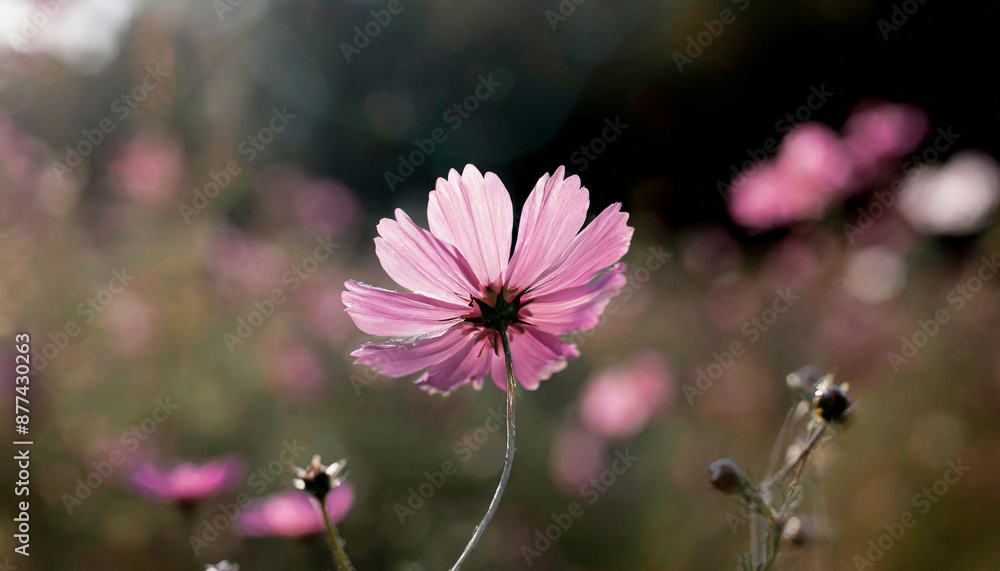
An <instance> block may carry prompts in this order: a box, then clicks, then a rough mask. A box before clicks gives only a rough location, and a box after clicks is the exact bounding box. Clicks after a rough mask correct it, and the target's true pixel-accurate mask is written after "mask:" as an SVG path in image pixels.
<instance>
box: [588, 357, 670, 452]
mask: <svg viewBox="0 0 1000 571" xmlns="http://www.w3.org/2000/svg"><path fill="white" fill-rule="evenodd" d="M672 389H673V378H672V376H671V374H670V370H669V368H668V367H667V363H666V361H664V360H663V357H661V356H660V355H659V354H658V353H654V352H652V351H647V352H644V353H641V354H639V355H636V356H635V357H633V358H632V359H631V360H630V361H629V362H628V363H626V364H625V365H624V366H617V367H612V368H609V369H605V370H604V371H601V372H599V373H598V374H597V375H596V376H594V377H593V379H591V380H590V381H589V382H588V383H587V386H586V387H585V388H584V389H583V394H582V396H581V397H580V416H581V418H582V420H583V424H584V426H586V428H587V429H588V430H589V431H590V432H591V433H593V434H595V435H597V436H599V437H602V438H610V439H626V438H632V437H633V436H635V435H637V434H639V433H640V432H641V431H642V429H643V428H645V427H646V425H648V424H649V422H650V421H651V420H652V419H653V417H654V416H655V415H656V414H657V413H658V412H660V411H661V410H663V409H664V408H666V407H667V406H669V405H670V404H671V401H672V400H673V395H672V392H671V391H672Z"/></svg>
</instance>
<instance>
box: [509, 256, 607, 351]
mask: <svg viewBox="0 0 1000 571" xmlns="http://www.w3.org/2000/svg"><path fill="white" fill-rule="evenodd" d="M624 274H625V264H616V265H615V266H613V267H612V268H611V269H610V270H608V271H606V272H604V273H603V274H601V275H600V276H599V277H597V278H596V279H594V280H592V281H590V282H589V283H586V284H583V285H580V286H576V287H572V288H567V289H564V290H560V291H557V292H553V293H548V294H545V295H541V296H538V297H536V298H534V299H532V300H531V302H530V303H528V304H527V305H526V306H524V308H523V309H522V314H523V317H522V319H523V320H524V321H527V322H528V323H531V324H532V325H534V326H536V327H538V328H539V329H541V330H542V331H546V332H548V333H552V334H553V335H565V334H566V333H570V332H572V331H586V330H587V329H592V328H593V327H594V326H596V325H597V322H598V321H599V320H600V318H601V313H603V312H604V308H605V306H607V305H608V302H609V301H611V298H613V297H614V296H616V295H618V292H619V291H621V289H622V286H624V285H625V282H626V281H627V280H626V279H625V275H624Z"/></svg>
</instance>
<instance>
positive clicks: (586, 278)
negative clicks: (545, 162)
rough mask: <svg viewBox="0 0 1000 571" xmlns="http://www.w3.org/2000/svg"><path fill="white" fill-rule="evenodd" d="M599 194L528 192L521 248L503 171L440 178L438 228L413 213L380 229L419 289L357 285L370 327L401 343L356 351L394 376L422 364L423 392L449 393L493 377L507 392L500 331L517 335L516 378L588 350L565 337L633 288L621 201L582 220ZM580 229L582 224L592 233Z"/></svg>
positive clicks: (553, 180) (431, 216)
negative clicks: (414, 218) (514, 232)
mask: <svg viewBox="0 0 1000 571" xmlns="http://www.w3.org/2000/svg"><path fill="white" fill-rule="evenodd" d="M589 204H590V200H589V193H588V192H587V189H586V188H584V187H583V186H581V185H580V179H579V177H577V176H571V177H569V178H565V171H564V169H563V168H562V167H559V168H558V169H557V170H556V171H555V174H553V175H552V176H549V175H548V174H546V175H545V176H543V177H542V178H540V179H539V180H538V183H537V184H536V185H535V188H534V190H533V191H532V192H531V194H530V195H529V196H528V200H527V202H526V203H525V206H524V209H523V210H522V212H521V219H520V222H519V225H518V232H517V243H516V244H515V245H514V250H513V255H511V230H512V229H513V223H514V213H513V207H512V205H511V200H510V195H509V194H508V193H507V189H506V188H504V185H503V183H502V182H500V179H499V178H498V177H497V176H496V175H495V174H493V173H486V175H485V176H483V175H482V174H481V173H480V172H479V170H477V169H476V167H474V166H472V165H468V166H466V167H465V171H464V172H463V173H462V174H461V175H459V173H458V172H457V171H455V170H452V171H451V172H450V173H449V175H448V179H447V180H446V179H443V178H439V179H438V181H437V187H436V190H434V191H433V192H431V193H430V200H429V204H428V208H427V219H428V223H429V226H430V231H427V230H424V229H423V228H420V227H419V226H417V225H416V224H415V223H414V222H413V221H412V220H411V219H410V217H409V216H407V215H406V213H405V212H403V211H402V210H399V209H397V210H396V218H395V220H393V219H388V218H386V219H383V220H382V221H381V222H380V223H379V225H378V232H379V237H378V238H376V239H375V252H376V254H377V255H378V257H379V260H380V261H381V263H382V267H383V268H384V269H385V271H386V273H387V274H389V277H391V278H392V279H393V280H395V281H396V282H397V283H398V284H399V285H401V286H403V287H405V288H407V289H409V290H411V291H412V293H411V292H398V291H389V290H384V289H379V288H375V287H371V286H368V285H365V284H362V283H358V282H355V281H348V282H347V283H346V284H345V285H346V287H347V291H345V292H344V293H343V296H342V298H343V302H344V305H345V306H346V307H347V312H348V314H350V316H351V318H353V319H354V323H355V324H356V325H357V326H358V328H360V329H361V330H362V331H364V332H365V333H369V334H371V335H383V336H388V337H393V338H402V339H396V340H392V341H388V342H383V343H371V342H369V343H365V344H364V345H362V346H361V348H359V349H358V350H356V351H355V352H354V353H352V355H354V356H355V357H357V360H356V363H358V364H363V365H368V366H370V367H372V368H373V369H375V370H376V371H378V372H379V373H381V374H383V375H387V376H390V377H402V376H405V375H410V374H414V373H418V372H421V371H423V373H422V374H421V375H420V377H419V378H418V379H417V383H420V384H421V385H422V386H423V387H424V388H426V389H427V390H431V391H441V392H447V391H450V390H452V389H454V388H456V387H458V386H461V385H464V384H467V383H470V382H471V383H473V385H474V386H475V387H476V388H477V389H478V388H481V387H482V383H483V380H484V379H485V378H486V375H488V374H489V375H491V376H492V378H493V381H494V383H496V384H497V386H499V387H501V388H505V378H506V376H505V365H504V356H503V351H502V350H501V342H500V338H499V333H498V331H500V330H501V329H505V330H506V332H507V335H508V337H509V339H510V346H511V353H512V356H513V364H514V374H515V376H516V377H517V379H518V381H519V382H520V383H521V385H522V386H524V387H525V388H526V389H529V390H533V389H536V388H538V385H539V383H540V382H541V381H542V380H545V379H547V378H548V377H549V376H551V375H552V373H554V372H557V371H560V370H562V369H563V368H565V366H566V363H567V360H568V359H570V358H572V357H576V356H578V355H579V352H578V351H577V349H576V347H575V346H574V345H570V344H567V343H565V342H563V341H562V340H561V339H560V338H559V337H558V336H559V335H564V334H567V333H571V332H573V331H579V330H585V329H589V328H591V327H594V326H595V325H596V324H597V322H598V319H599V318H600V316H601V312H602V311H603V310H604V307H605V306H606V305H607V303H608V301H609V300H610V299H611V298H612V297H614V296H615V295H616V294H617V293H618V291H619V290H620V289H621V287H622V286H623V285H624V284H625V276H624V275H623V272H624V270H625V265H624V264H621V263H616V262H618V260H620V259H621V257H622V256H623V255H624V254H625V252H627V251H628V247H629V243H630V241H631V239H632V228H630V227H629V226H627V225H626V222H627V220H628V214H627V213H624V212H621V204H620V203H615V204H612V205H611V206H609V207H607V208H606V209H605V210H604V211H603V212H601V213H600V214H599V215H598V216H597V218H595V219H594V220H593V221H592V222H591V223H590V224H588V225H587V226H586V227H585V228H583V224H584V222H585V220H586V217H587V209H588V207H589ZM581 228H583V230H582V231H581Z"/></svg>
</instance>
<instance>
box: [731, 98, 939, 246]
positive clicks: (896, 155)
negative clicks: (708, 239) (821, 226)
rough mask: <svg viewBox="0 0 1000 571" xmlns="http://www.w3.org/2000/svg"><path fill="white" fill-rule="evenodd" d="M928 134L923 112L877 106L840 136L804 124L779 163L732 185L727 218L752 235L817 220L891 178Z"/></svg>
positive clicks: (785, 144) (864, 110)
mask: <svg viewBox="0 0 1000 571" xmlns="http://www.w3.org/2000/svg"><path fill="white" fill-rule="evenodd" d="M927 129H928V122H927V116H926V114H925V113H924V111H923V110H922V109H920V108H919V107H917V106H915V105H908V104H902V103H888V102H874V101H864V102H862V103H861V104H860V106H859V109H858V110H856V111H854V112H853V113H852V114H851V116H850V117H849V118H848V119H847V122H846V123H845V124H844V128H843V133H844V136H843V137H841V136H840V135H839V134H838V133H837V132H836V131H834V130H833V129H831V128H830V127H827V126H826V125H823V124H821V123H815V122H811V123H803V124H801V125H799V126H797V127H795V128H794V129H793V130H791V131H790V132H789V133H788V135H786V136H785V139H784V140H783V141H782V143H781V147H780V149H779V150H778V156H777V157H775V158H774V159H772V160H769V161H765V162H764V163H762V164H759V165H754V166H753V167H751V168H748V169H746V170H745V171H744V172H743V173H741V174H740V175H739V176H738V177H736V178H735V179H733V181H732V183H731V184H730V187H729V193H728V196H729V200H728V202H729V214H730V216H732V217H733V220H735V221H736V222H737V223H738V224H740V225H741V226H744V227H746V228H750V229H753V230H768V229H771V228H775V227H778V226H784V225H788V224H791V223H794V222H799V221H802V220H813V219H818V218H820V217H821V216H823V214H824V212H825V211H826V210H827V209H828V208H829V207H830V205H831V204H832V203H834V202H836V201H838V200H841V199H843V198H845V197H847V196H848V195H850V194H852V193H854V192H856V191H858V190H859V189H861V188H863V187H865V186H868V185H870V184H872V183H873V182H876V181H877V180H879V179H881V178H882V177H885V176H886V175H887V174H890V173H891V172H892V171H891V170H890V169H891V167H893V162H894V161H898V160H900V159H902V157H903V156H904V155H905V154H906V153H908V152H910V151H912V150H913V149H915V148H916V146H917V145H918V144H919V143H920V141H921V140H923V138H924V137H925V136H926V134H927Z"/></svg>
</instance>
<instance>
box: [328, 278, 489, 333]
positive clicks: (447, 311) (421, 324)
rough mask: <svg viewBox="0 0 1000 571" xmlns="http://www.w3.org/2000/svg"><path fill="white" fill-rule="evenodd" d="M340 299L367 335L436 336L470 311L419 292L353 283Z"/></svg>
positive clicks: (347, 285) (348, 283)
mask: <svg viewBox="0 0 1000 571" xmlns="http://www.w3.org/2000/svg"><path fill="white" fill-rule="evenodd" d="M344 285H345V286H346V287H347V291H345V292H343V294H341V299H343V301H344V305H345V306H346V307H347V313H348V314H349V315H350V316H351V319H353V320H354V323H355V324H356V325H357V326H358V329H360V330H362V331H364V332H365V333H368V334H370V335H384V336H386V337H413V336H416V335H436V334H439V333H443V332H444V331H445V330H446V329H448V328H449V327H451V326H452V325H455V322H456V321H458V320H461V319H462V316H463V315H466V314H469V313H470V312H471V311H472V310H471V309H470V308H469V307H468V306H463V305H458V304H454V303H448V302H446V301H440V300H437V299H433V298H430V297H427V296H424V295H421V294H419V293H409V292H399V291H390V290H387V289H380V288H376V287H372V286H369V285H366V284H362V283H358V282H355V281H348V282H345V283H344Z"/></svg>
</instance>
